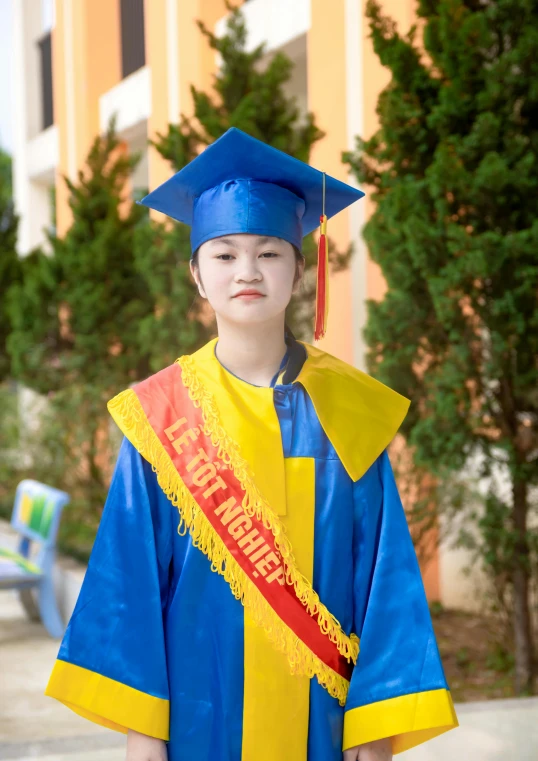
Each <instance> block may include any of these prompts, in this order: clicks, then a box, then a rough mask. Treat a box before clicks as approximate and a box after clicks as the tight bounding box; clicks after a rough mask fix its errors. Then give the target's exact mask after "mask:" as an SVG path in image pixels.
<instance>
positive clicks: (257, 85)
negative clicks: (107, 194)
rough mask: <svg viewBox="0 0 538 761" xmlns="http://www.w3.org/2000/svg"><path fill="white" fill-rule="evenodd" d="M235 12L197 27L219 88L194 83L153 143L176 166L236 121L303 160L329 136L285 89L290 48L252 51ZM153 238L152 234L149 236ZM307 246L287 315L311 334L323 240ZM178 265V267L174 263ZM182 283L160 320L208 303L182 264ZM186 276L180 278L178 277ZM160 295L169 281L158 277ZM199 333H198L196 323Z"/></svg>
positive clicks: (183, 252) (173, 320) (181, 244)
mask: <svg viewBox="0 0 538 761" xmlns="http://www.w3.org/2000/svg"><path fill="white" fill-rule="evenodd" d="M228 9H229V11H230V16H229V18H228V21H227V27H226V32H225V34H224V35H223V36H222V37H217V36H216V35H214V34H213V33H212V32H211V31H210V30H209V29H208V28H207V27H206V26H205V25H204V24H203V23H202V22H198V27H199V29H200V31H201V33H202V34H203V35H204V37H205V38H206V39H207V41H208V43H209V45H210V47H211V49H212V50H214V51H215V52H216V53H218V54H219V56H220V58H221V67H220V69H219V71H218V72H217V74H216V76H215V79H214V92H212V93H206V92H203V91H201V90H198V89H196V87H191V93H192V98H193V102H194V117H193V118H192V119H190V118H187V117H185V116H182V117H181V119H180V122H179V124H178V125H176V124H171V125H169V127H168V132H167V133H166V134H165V135H158V139H157V141H156V142H155V143H154V145H155V147H156V148H157V150H158V151H159V153H160V154H161V155H162V156H163V157H164V158H165V159H167V160H168V161H169V162H170V164H171V166H172V168H173V169H174V170H175V171H179V170H180V169H182V168H183V167H184V166H185V165H186V164H187V163H188V162H189V161H192V159H194V158H195V157H196V155H197V154H198V153H199V152H200V150H201V149H203V148H205V147H206V146H207V145H209V144H210V143H212V142H213V141H214V140H216V139H217V138H219V137H220V136H221V135H223V134H224V133H225V132H226V130H228V129H229V128H230V127H237V128H239V129H241V130H243V131H244V132H247V133H248V134H250V135H252V136H253V137H256V138H258V139H259V140H262V141H263V142H265V143H267V144H268V145H271V146H273V147H275V148H278V149H280V150H283V151H285V152H286V153H289V154H291V155H292V156H295V157H296V158H298V159H301V160H302V161H308V158H309V156H310V150H311V148H312V145H313V144H314V143H315V142H316V141H318V140H320V139H321V138H322V137H323V133H322V132H321V131H320V130H319V129H318V127H317V126H316V124H315V119H314V116H313V115H312V114H311V113H309V114H307V115H306V116H303V115H301V114H300V112H299V108H298V106H297V103H296V101H295V99H294V98H292V97H289V96H288V95H286V92H285V86H286V83H287V82H288V81H289V79H290V77H291V74H292V69H293V63H292V62H291V61H290V59H289V58H288V57H287V56H285V55H284V54H283V53H277V54H276V55H274V56H272V57H271V58H270V60H267V52H266V49H265V45H263V44H262V45H259V46H258V47H257V48H255V49H254V50H253V51H251V52H249V51H247V44H246V43H247V31H246V26H245V21H244V17H243V15H242V13H241V11H240V10H238V9H234V8H233V7H232V6H231V5H230V4H228ZM172 235H173V236H174V239H175V240H174V242H173V243H170V244H169V245H168V249H169V252H170V256H171V257H172V260H173V258H174V257H175V258H177V259H179V261H181V262H188V260H189V257H190V248H189V243H188V236H187V235H186V234H185V233H184V232H181V231H177V230H176V231H174V232H173V233H172ZM156 236H157V238H158V239H160V240H164V239H165V233H164V231H163V230H161V229H159V228H157V229H156ZM144 244H145V246H147V245H148V241H147V239H145V241H144ZM151 249H152V251H153V252H154V256H156V257H158V258H157V263H158V264H160V262H159V258H160V257H162V256H163V255H164V254H163V251H162V250H160V249H159V246H157V245H156V246H151ZM329 251H330V262H331V266H332V269H333V271H337V270H339V269H342V268H344V267H346V266H347V263H348V261H349V255H350V252H349V251H346V252H338V251H336V250H335V248H334V246H332V245H331V246H330V247H329ZM303 253H304V255H305V258H306V274H305V279H304V282H303V286H302V289H301V292H300V293H299V294H297V295H296V296H295V297H294V299H293V300H292V303H291V304H290V307H289V311H288V315H287V318H288V323H289V324H290V326H291V327H292V329H293V330H294V332H295V333H296V335H297V336H299V337H301V338H306V339H310V338H311V337H312V324H313V314H314V307H315V288H316V285H315V266H316V262H317V247H316V244H315V242H314V239H313V237H312V236H309V237H308V238H307V239H305V241H304V245H303ZM140 262H141V267H144V271H145V272H148V273H149V271H150V270H151V269H152V268H153V259H152V258H151V257H150V258H148V259H147V260H146V259H145V258H144V253H143V252H142V254H141V256H140ZM172 272H174V270H172ZM175 276H176V284H175V285H174V282H173V281H170V288H169V289H167V290H168V296H167V297H166V299H167V304H166V307H165V309H164V311H163V312H161V314H160V315H159V316H158V317H157V316H156V317H155V319H156V320H160V321H161V322H162V321H163V320H167V321H168V323H169V325H170V326H171V328H172V329H173V326H174V325H175V326H180V325H184V319H185V311H184V307H185V305H186V304H188V303H189V302H190V303H191V304H192V310H194V311H193V312H191V319H192V317H193V316H194V315H195V314H196V315H198V316H199V314H200V313H199V309H200V307H201V306H202V305H201V304H200V303H199V300H197V299H196V293H197V291H196V288H195V286H194V284H193V283H192V282H191V281H190V280H189V279H185V277H184V275H183V271H182V270H177V271H176V275H175ZM178 278H179V279H180V280H181V284H178V282H177V279H178ZM154 285H155V286H157V290H156V291H155V295H157V292H158V293H159V295H160V296H162V294H163V290H161V288H162V286H163V285H166V283H161V282H159V281H158V280H155V283H154ZM178 289H179V290H180V291H181V298H180V299H178V300H176V299H174V298H172V295H173V292H174V290H178ZM149 323H150V320H148V324H147V325H146V326H145V328H146V330H147V333H148V334H149V335H151V334H157V335H158V334H159V330H158V329H154V328H153V327H152V326H151V325H150V324H149ZM210 331H214V328H213V326H212V325H207V326H206V331H205V332H206V333H208V332H210ZM191 335H192V337H193V339H196V338H198V339H199V338H200V336H198V337H196V336H194V334H193V333H192V331H191ZM162 337H163V339H166V340H165V341H164V342H163V344H155V350H156V353H155V362H158V361H159V359H158V358H159V355H160V356H163V353H166V351H167V346H169V343H168V344H167V343H166V341H167V340H168V339H167V333H164V334H163V335H162Z"/></svg>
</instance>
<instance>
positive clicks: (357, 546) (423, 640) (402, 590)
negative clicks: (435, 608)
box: [343, 452, 458, 753]
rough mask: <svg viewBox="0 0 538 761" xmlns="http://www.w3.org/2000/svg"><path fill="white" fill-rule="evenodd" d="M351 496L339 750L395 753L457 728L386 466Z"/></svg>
mask: <svg viewBox="0 0 538 761" xmlns="http://www.w3.org/2000/svg"><path fill="white" fill-rule="evenodd" d="M353 489H354V510H355V528H354V582H353V583H354V625H355V627H356V628H355V631H356V632H357V633H358V634H359V637H360V652H359V657H358V660H357V665H356V667H355V669H354V672H353V676H352V679H351V684H350V688H349V693H348V698H347V703H346V708H345V715H344V744H343V748H344V750H346V749H348V748H352V747H354V746H356V745H361V744H363V743H367V742H371V741H373V740H379V739H381V738H385V737H391V738H392V751H393V753H400V752H401V751H404V750H408V749H409V748H413V747H414V746H415V745H419V744H420V743H422V742H425V741H426V740H429V739H431V738H433V737H435V736H436V735H439V734H441V733H442V732H446V731H447V730H449V729H452V728H453V727H456V726H457V725H458V721H457V718H456V714H455V712H454V707H453V704H452V698H451V695H450V692H449V689H448V686H447V683H446V680H445V676H444V673H443V666H442V664H441V659H440V656H439V651H438V649H437V643H436V640H435V635H434V632H433V627H432V623H431V618H430V613H429V608H428V603H427V600H426V595H425V592H424V587H423V584H422V579H421V575H420V570H419V567H418V562H417V558H416V555H415V550H414V547H413V543H412V541H411V536H410V534H409V529H408V527H407V521H406V518H405V513H404V510H403V507H402V503H401V501H400V497H399V495H398V490H397V487H396V483H395V481H394V476H393V474H392V469H391V466H390V462H389V458H388V455H387V453H386V452H384V453H383V454H382V455H381V456H380V457H379V458H378V460H377V461H376V462H375V463H374V464H373V465H372V466H371V468H370V469H369V470H368V471H367V473H366V474H365V475H364V476H363V477H362V478H360V479H359V480H358V481H356V482H355V484H354V485H353Z"/></svg>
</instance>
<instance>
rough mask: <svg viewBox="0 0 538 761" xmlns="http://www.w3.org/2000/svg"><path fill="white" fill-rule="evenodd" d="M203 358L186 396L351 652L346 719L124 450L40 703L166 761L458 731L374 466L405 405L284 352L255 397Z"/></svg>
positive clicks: (386, 478)
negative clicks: (163, 751)
mask: <svg viewBox="0 0 538 761" xmlns="http://www.w3.org/2000/svg"><path fill="white" fill-rule="evenodd" d="M215 344H216V339H215V340H213V341H210V342H209V343H208V344H207V345H206V346H204V347H203V348H202V349H200V350H199V351H198V352H196V353H195V354H193V355H191V357H192V360H193V361H194V365H195V367H196V370H197V372H198V375H199V378H200V380H201V381H202V382H203V383H204V384H205V387H206V388H207V389H209V390H210V391H211V393H212V394H213V396H214V399H215V401H216V403H217V407H218V410H219V414H220V419H221V422H222V424H223V425H224V427H225V428H226V431H227V433H228V434H229V435H230V436H231V437H232V438H233V439H234V441H235V442H236V443H237V444H238V445H239V447H240V450H241V453H242V454H243V456H244V457H245V459H246V460H247V461H248V462H249V464H250V466H251V467H252V470H253V473H254V477H255V479H256V484H257V486H258V487H259V489H260V491H261V492H262V493H263V494H264V496H265V497H266V498H267V501H268V502H269V504H270V505H271V507H272V509H273V510H274V512H275V514H276V515H278V517H279V519H280V520H281V521H282V523H283V525H284V527H285V531H286V533H287V536H288V538H289V540H290V541H291V545H292V547H293V551H294V556H295V560H296V563H297V565H298V567H299V569H300V571H301V572H302V574H304V576H306V577H307V579H309V581H311V583H312V586H313V588H314V589H315V591H316V592H317V593H318V594H319V597H320V599H321V600H322V602H323V603H324V604H325V605H326V606H327V608H328V609H329V611H330V612H331V613H332V614H333V615H334V616H335V617H336V618H337V619H338V621H339V622H340V624H341V627H342V629H343V630H344V632H346V633H347V634H349V633H351V632H356V634H357V635H358V636H359V638H360V652H359V656H358V660H357V663H356V666H355V668H354V670H353V673H352V677H351V681H350V685H349V692H348V695H347V700H346V703H345V706H342V705H340V704H339V701H338V700H336V699H335V698H334V697H332V696H331V695H330V694H329V693H328V692H327V690H325V689H324V688H323V687H322V686H321V685H320V684H319V683H318V681H317V680H316V679H315V678H311V679H310V678H308V677H307V676H298V675H297V674H292V673H291V669H290V665H289V663H288V661H287V658H286V656H285V655H284V654H283V653H281V652H279V651H278V650H277V649H275V647H274V646H273V644H272V643H271V642H270V641H269V638H268V636H267V634H266V632H265V631H264V630H263V629H262V628H260V627H259V626H257V625H256V624H255V623H254V621H253V619H252V617H251V616H250V615H249V612H248V610H247V609H246V608H245V607H244V606H243V605H242V604H241V602H240V601H239V600H238V599H236V598H235V597H234V595H233V594H232V592H231V589H230V586H229V585H228V583H227V582H226V581H225V579H224V578H223V576H222V575H220V574H219V573H217V572H215V570H216V569H215V568H212V565H211V563H210V561H209V560H208V558H207V557H206V556H205V555H204V554H203V552H202V551H201V550H200V549H199V548H198V547H197V546H194V545H193V542H192V537H191V536H190V534H189V532H186V533H185V532H184V531H181V532H178V509H177V507H176V506H174V504H172V502H171V500H170V499H169V498H168V497H167V495H166V494H165V492H164V491H163V489H162V488H161V486H160V484H159V481H158V475H159V474H158V473H156V472H155V467H152V464H150V462H148V461H147V460H146V459H144V457H143V456H142V455H141V454H140V453H139V451H137V449H136V448H135V446H134V444H133V443H132V442H131V441H129V439H128V438H125V439H124V441H123V443H122V446H121V449H120V453H119V457H118V460H117V464H116V467H115V471H114V475H113V478H112V482H111V486H110V491H109V494H108V498H107V501H106V505H105V509H104V512H103V517H102V520H101V524H100V527H99V531H98V534H97V538H96V541H95V545H94V548H93V551H92V555H91V558H90V562H89V566H88V571H87V573H86V576H85V579H84V583H83V586H82V589H81V592H80V596H79V598H78V602H77V605H76V608H75V610H74V612H73V615H72V618H71V620H70V622H69V625H68V627H67V630H66V633H65V636H64V638H63V641H62V644H61V647H60V650H59V654H58V659H57V661H56V663H55V665H54V668H53V671H52V675H51V677H50V681H49V684H48V687H47V694H48V695H50V696H52V697H54V698H57V699H58V700H60V701H62V702H63V703H65V704H66V705H67V706H68V707H69V708H71V709H72V710H74V711H75V712H77V713H78V714H80V715H81V716H84V717H86V718H88V719H90V720H92V721H95V722H97V723H98V724H101V725H104V726H107V727H110V728H111V729H115V730H117V731H120V732H126V731H127V730H128V729H129V728H131V729H134V730H137V731H139V732H143V733H144V734H148V735H151V736H154V737H159V738H162V739H164V740H166V741H168V756H169V759H170V761H210V759H211V760H212V759H215V758H218V759H219V761H275V760H276V759H290V761H341V759H342V748H349V747H352V746H355V745H360V744H362V743H365V742H369V741H371V740H375V739H379V738H382V737H392V738H393V739H392V745H393V751H394V752H395V753H398V752H400V751H402V750H406V749H408V748H411V747H413V746H414V745H417V744H419V743H421V742H423V741H425V740H428V739H429V738H431V737H434V736H436V735H438V734H440V733H441V732H444V731H446V730H448V729H450V728H452V727H454V726H456V725H457V720H456V716H455V713H454V709H453V705H452V700H451V697H450V692H449V690H448V686H447V683H446V680H445V677H444V674H443V668H442V664H441V661H440V657H439V652H438V649H437V645H436V641H435V636H434V633H433V629H432V624H431V620H430V615H429V611H428V605H427V601H426V597H425V593H424V588H423V584H422V580H421V576H420V571H419V568H418V564H417V560H416V556H415V552H414V549H413V545H412V542H411V538H410V535H409V531H408V527H407V524H406V519H405V515H404V511H403V509H402V505H401V502H400V499H399V496H398V491H397V488H396V485H395V482H394V477H393V474H392V470H391V466H390V462H389V458H388V456H387V453H386V447H387V445H388V444H389V443H390V441H391V439H392V438H393V436H394V434H395V433H396V430H397V428H398V426H399V424H400V422H401V420H402V418H403V416H404V415H405V412H406V409H407V401H406V400H404V399H403V397H400V396H399V395H398V394H395V393H394V392H392V391H391V390H390V389H387V388H386V387H385V386H383V385H382V384H380V383H378V382H377V381H375V380H373V379H372V378H370V377H369V376H367V375H365V374H363V373H361V372H360V371H358V370H356V369H355V368H352V367H351V366H349V365H347V364H346V363H344V362H341V361H340V360H337V359H336V358H334V357H331V356H330V355H329V354H326V353H325V352H322V351H320V350H319V349H317V348H315V347H313V346H309V345H306V344H299V343H296V344H295V350H297V348H299V349H300V350H301V351H302V352H303V355H304V356H303V359H302V360H301V362H300V363H299V365H300V366H301V365H302V366H301V367H300V371H299V373H298V374H296V373H295V374H294V375H295V376H296V377H292V380H290V379H289V373H288V375H287V376H286V375H284V372H283V371H282V372H280V373H279V374H278V376H277V377H275V379H273V384H272V387H258V386H254V385H252V384H249V383H247V382H245V381H243V380H242V379H239V378H237V377H236V376H234V375H233V374H232V373H231V372H229V371H228V370H227V369H226V368H224V367H223V366H222V365H221V364H220V363H219V361H218V360H217V358H216V356H215ZM292 348H293V347H292ZM295 354H296V351H295ZM304 357H306V361H304ZM290 361H291V360H290ZM288 367H289V362H288ZM131 438H135V437H134V436H132V437H131ZM134 443H135V444H136V440H135V442H134ZM153 465H154V464H153Z"/></svg>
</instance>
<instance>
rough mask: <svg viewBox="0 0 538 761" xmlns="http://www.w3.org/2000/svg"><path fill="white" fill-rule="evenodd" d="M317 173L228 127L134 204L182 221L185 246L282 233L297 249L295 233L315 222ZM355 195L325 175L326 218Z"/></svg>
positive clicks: (319, 193)
mask: <svg viewBox="0 0 538 761" xmlns="http://www.w3.org/2000/svg"><path fill="white" fill-rule="evenodd" d="M323 176H324V175H323V172H320V171H318V170H317V169H314V168H313V167H311V166H309V165H308V164H305V163H304V162H303V161H299V159H296V158H293V156H289V155H288V154H287V153H284V152H283V151H279V150H277V149H276V148H273V147H271V146H269V145H266V144H265V143H263V142H262V141H261V140H257V139H256V138H254V137H251V136H250V135H247V134H246V133H245V132H242V131H241V130H239V129H236V128H235V127H232V128H231V129H229V130H228V131H227V132H225V133H224V135H222V137H220V138H219V139H218V140H216V141H215V142H214V143H212V144H211V145H209V146H208V147H207V148H206V149H205V150H204V151H203V152H202V153H201V154H200V155H199V156H197V157H196V158H195V159H194V160H193V161H191V162H190V163H189V164H187V166H185V167H183V169H181V170H180V171H179V172H177V173H176V174H174V175H173V176H172V177H170V179H168V180H166V182H163V183H162V184H161V185H159V186H158V187H157V188H156V189H155V190H153V191H152V192H151V193H149V194H148V195H147V196H146V197H145V198H143V199H142V200H141V201H139V203H141V204H143V205H144V206H148V207H149V208H150V209H155V210H156V211H160V212H162V213H163V214H167V215H168V216H169V217H172V218H173V219H176V220H177V221H178V222H184V223H185V224H187V225H190V226H191V227H192V228H193V229H192V235H191V246H192V251H193V252H194V251H195V250H196V249H197V248H198V246H199V245H201V243H203V242H204V241H206V240H210V239H211V238H217V237H219V236H221V235H230V234H233V233H245V232H251V233H257V234H258V235H270V236H274V237H278V238H283V239H284V240H287V241H289V242H290V243H293V245H296V246H297V248H299V249H300V248H301V240H302V238H303V236H305V235H308V234H309V233H311V232H312V231H313V230H315V229H316V228H317V227H319V218H320V215H321V214H322V212H323ZM250 180H254V181H256V182H255V183H252V184H250V185H249V184H248V182H245V181H250ZM234 181H242V182H237V183H235V182H234ZM363 196H364V193H363V192H362V191H361V190H358V189H357V188H354V187H352V186H351V185H346V183H344V182H340V180H337V179H335V178H334V177H330V176H329V175H325V213H326V214H327V217H328V218H329V219H330V218H331V217H332V216H334V215H335V214H337V213H338V212H340V211H342V209H345V208H346V207H347V206H349V205H350V204H352V203H353V202H354V201H358V200H359V198H362V197H363Z"/></svg>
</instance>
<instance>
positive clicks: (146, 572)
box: [46, 439, 173, 740]
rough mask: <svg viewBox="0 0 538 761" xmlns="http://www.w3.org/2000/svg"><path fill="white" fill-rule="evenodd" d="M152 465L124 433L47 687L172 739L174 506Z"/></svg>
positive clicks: (120, 722)
mask: <svg viewBox="0 0 538 761" xmlns="http://www.w3.org/2000/svg"><path fill="white" fill-rule="evenodd" d="M159 491H160V487H159V486H158V484H157V481H156V478H155V474H154V473H153V472H152V470H151V466H150V465H149V464H148V463H147V462H146V461H145V460H143V459H142V457H141V456H140V455H139V453H138V452H137V451H136V449H135V448H134V447H133V446H132V444H130V442H129V441H128V440H127V439H124V441H123V443H122V446H121V449H120V453H119V456H118V461H117V463H116V467H115V470H114V475H113V478H112V483H111V486H110V491H109V493H108V497H107V500H106V504H105V508H104V511H103V516H102V519H101V523H100V526H99V530H98V532H97V537H96V540H95V544H94V546H93V550H92V553H91V557H90V561H89V564H88V570H87V572H86V575H85V578H84V582H83V584H82V588H81V591H80V595H79V597H78V601H77V604H76V607H75V610H74V611H73V615H72V617H71V620H70V621H69V624H68V626H67V630H66V632H65V635H64V638H63V641H62V644H61V646H60V650H59V653H58V658H57V660H56V662H55V664H54V668H53V671H52V674H51V676H50V680H49V683H48V686H47V689H46V694H47V695H49V696H51V697H53V698H56V699H57V700H60V701H61V702H62V703H64V704H65V705H66V706H68V707H69V708H71V709H72V710H73V711H75V712H76V713H78V714H79V715H81V716H83V717H85V718H86V719H89V720H91V721H94V722H96V723H97V724H101V725H103V726H105V727H109V728H110V729H114V730H116V731H118V732H123V733H127V730H128V729H134V730H136V731H138V732H142V733H144V734H146V735H150V736H153V737H158V738H161V739H163V740H168V737H169V691H168V677H167V664H166V652H165V637H164V626H163V612H164V610H165V606H166V602H167V597H168V580H169V569H170V567H171V553H172V537H173V531H172V527H171V521H172V513H173V510H172V509H167V508H171V505H170V503H169V502H168V500H167V499H166V498H165V497H164V495H163V494H162V492H161V495H160V497H159Z"/></svg>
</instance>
